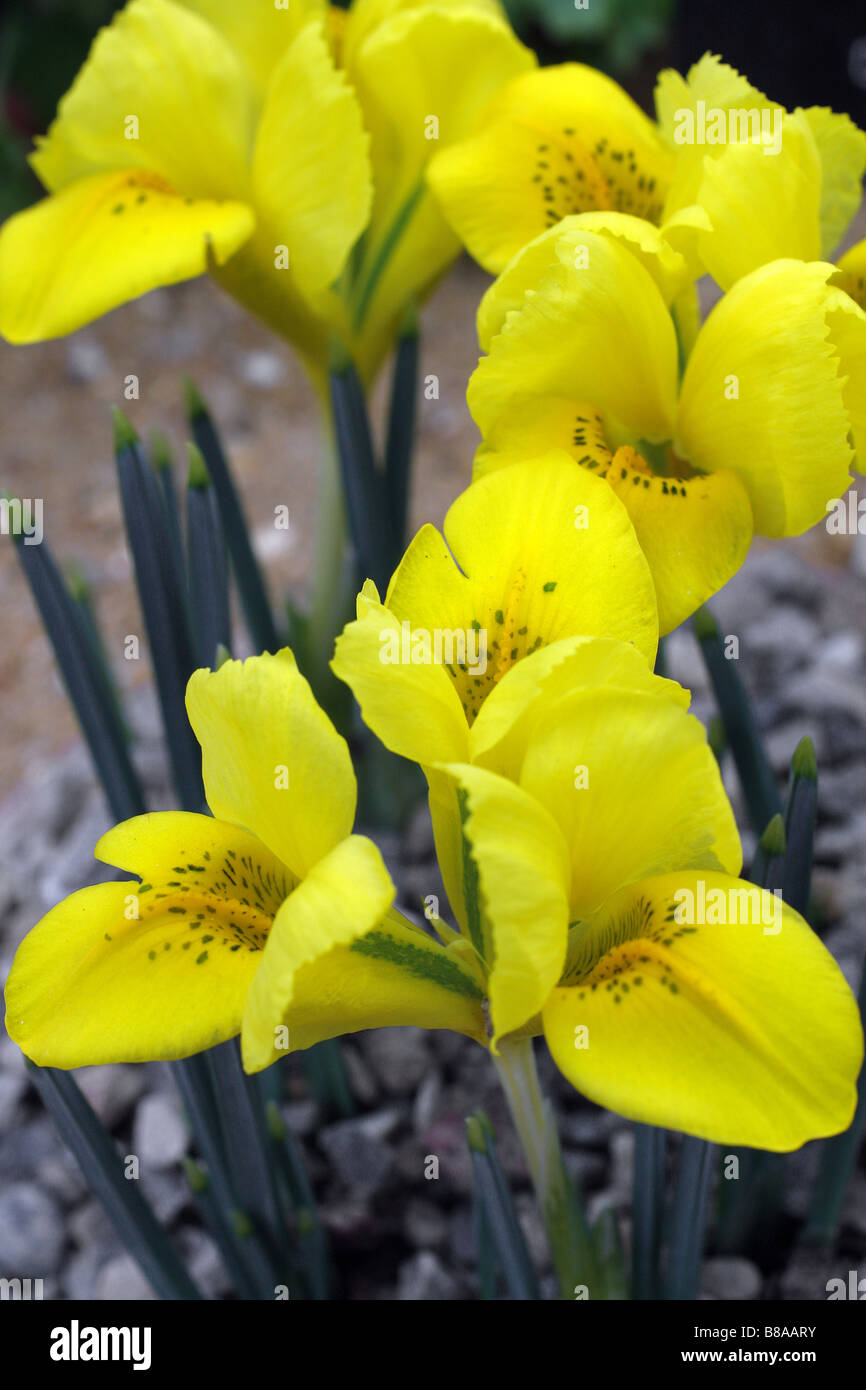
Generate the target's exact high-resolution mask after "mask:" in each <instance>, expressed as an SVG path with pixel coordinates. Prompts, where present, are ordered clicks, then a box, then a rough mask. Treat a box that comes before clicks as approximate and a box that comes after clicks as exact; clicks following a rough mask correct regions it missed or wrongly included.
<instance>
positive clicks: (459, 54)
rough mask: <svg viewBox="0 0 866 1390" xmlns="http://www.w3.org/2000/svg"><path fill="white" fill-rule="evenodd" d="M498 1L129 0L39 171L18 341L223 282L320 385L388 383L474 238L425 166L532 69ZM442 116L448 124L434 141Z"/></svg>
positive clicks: (8, 236)
mask: <svg viewBox="0 0 866 1390" xmlns="http://www.w3.org/2000/svg"><path fill="white" fill-rule="evenodd" d="M533 61H534V60H533V57H532V55H531V54H530V53H529V52H528V50H526V49H525V48H523V47H522V45H520V44H519V43H518V42H517V40H516V39H515V37H514V35H513V34H512V32H511V30H510V29H509V27H508V25H507V23H506V22H505V20H504V19H503V18H502V16H501V13H500V10H499V7H498V5H496V4H494V3H492V0H450V2H446V0H435V3H424V0H402V3H401V0H356V3H355V4H354V5H353V7H352V9H351V11H350V12H349V13H348V15H346V16H345V18H343V17H342V16H341V17H340V21H339V22H335V21H333V20H332V19H331V17H330V12H329V10H328V7H327V6H326V5H325V3H324V0H291V4H290V5H288V4H287V5H285V6H278V5H275V4H274V3H273V0H250V3H247V4H245V5H243V6H241V5H238V4H236V3H234V0H177V2H175V0H130V3H129V4H127V5H126V7H125V8H124V9H123V10H122V11H121V12H120V13H119V14H118V15H117V16H116V17H115V19H114V21H113V22H112V24H111V25H110V26H109V27H108V28H106V29H104V30H102V31H101V32H100V33H99V35H98V36H97V38H96V40H95V42H94V44H93V47H92V50H91V53H90V56H89V57H88V59H87V61H86V63H85V64H84V66H83V68H82V69H81V71H80V72H79V74H78V76H77V78H76V80H75V82H74V83H73V86H72V87H71V89H70V91H69V92H68V93H67V94H66V96H65V97H64V98H63V100H62V102H61V103H60V108H59V111H58V115H57V118H56V120H55V121H54V123H53V125H52V126H51V129H50V130H49V132H48V135H47V136H46V137H45V138H44V139H42V140H40V141H39V142H38V147H37V150H36V152H35V153H34V155H33V157H32V161H31V162H32V164H33V167H34V169H35V171H36V173H37V174H38V175H39V178H40V179H41V180H42V182H43V184H44V185H45V187H46V188H47V190H48V192H49V195H50V196H48V197H47V198H45V199H44V200H43V201H42V202H40V203H37V204H36V206H35V207H33V208H30V209H28V210H26V211H25V212H23V213H20V214H18V215H17V216H15V217H12V218H10V219H9V221H8V222H7V223H6V224H5V226H4V227H3V229H2V233H0V332H2V333H3V335H4V336H5V337H6V338H8V339H9V340H11V341H13V342H33V341H37V340H40V339H43V338H50V337H55V336H58V335H61V334H64V333H69V332H71V331H73V330H74V329H76V328H78V327H80V326H81V325H82V324H85V323H88V322H90V321H91V320H92V319H94V318H96V317H98V316H99V315H100V314H103V313H105V312H106V311H107V310H109V309H112V308H114V307H115V306H116V305H118V304H122V303H124V302H125V301H127V300H129V299H133V298H135V297H137V296H138V295H141V294H143V293H145V292H146V291H147V290H150V289H153V288H154V287H156V286H158V285H168V284H173V283H175V282H177V281H179V280H184V279H188V278H189V277H191V276H195V275H200V274H202V273H203V272H204V271H206V270H210V271H211V273H212V274H213V276H214V278H215V279H216V280H217V282H218V283H219V284H220V285H222V286H223V287H224V288H225V289H226V290H227V291H228V292H229V293H230V294H232V295H234V296H235V297H236V298H237V299H239V300H240V301H241V302H242V303H243V304H244V305H245V306H246V307H247V308H249V309H250V310H252V312H254V313H255V314H257V315H258V316H259V317H261V318H262V319H264V320H265V322H267V323H268V324H269V325H270V326H271V327H273V328H274V329H275V330H276V331H277V332H279V333H281V334H283V335H284V336H285V337H287V338H289V339H290V340H291V341H292V342H293V343H294V344H295V345H296V346H297V348H298V350H299V351H300V353H301V354H302V356H303V358H304V360H305V362H306V364H307V366H308V368H309V370H310V372H311V374H312V375H313V377H314V379H316V380H319V381H320V380H321V377H322V374H323V373H324V371H325V368H326V365H327V361H328V350H329V342H330V340H331V339H332V337H334V336H336V337H337V338H339V339H340V340H341V341H342V342H343V344H344V346H345V347H346V348H347V349H348V350H349V351H350V352H351V353H352V354H353V355H354V356H355V358H356V360H357V361H358V364H359V366H360V368H361V370H362V371H363V372H364V374H365V375H366V376H367V377H371V376H372V375H373V374H374V372H375V370H376V368H377V367H378V365H379V364H380V363H381V360H382V358H383V356H384V354H385V352H386V351H387V348H388V346H389V344H390V342H391V341H392V340H393V337H394V334H395V332H396V329H397V326H398V324H399V321H400V317H401V315H402V313H403V311H404V308H405V305H406V304H407V302H408V301H409V300H410V299H412V298H413V297H416V296H418V295H422V294H423V293H425V292H426V291H427V290H429V288H430V287H431V286H432V285H433V283H434V282H435V280H436V278H437V277H438V276H439V275H440V274H441V272H442V270H443V269H444V268H445V266H446V265H447V264H448V262H449V261H450V260H451V259H453V257H454V256H455V255H456V254H457V251H458V250H459V242H458V241H457V238H456V237H455V236H454V234H453V232H452V231H451V230H450V229H449V227H448V225H447V223H446V222H445V221H444V219H443V217H442V215H441V213H440V212H439V210H438V208H437V207H436V205H435V203H434V201H433V199H432V197H430V196H428V195H427V194H426V190H425V186H424V183H423V171H424V167H425V164H426V162H427V160H428V158H429V156H430V153H431V152H432V151H433V150H435V149H436V148H437V142H438V143H439V144H444V143H447V142H448V141H450V140H453V139H456V138H460V136H462V135H463V134H464V133H465V131H466V129H467V128H468V126H469V123H470V122H471V120H472V119H473V117H474V114H475V111H476V110H477V108H478V107H479V106H480V105H482V104H484V103H485V102H486V101H487V100H488V99H489V98H490V96H491V95H492V94H493V92H495V90H496V88H497V87H498V85H499V84H500V83H501V82H503V81H504V80H506V79H507V78H509V77H511V76H512V75H513V74H514V73H516V72H519V71H521V70H522V69H524V68H526V67H528V66H531V64H532V63H533ZM431 121H432V122H434V125H431Z"/></svg>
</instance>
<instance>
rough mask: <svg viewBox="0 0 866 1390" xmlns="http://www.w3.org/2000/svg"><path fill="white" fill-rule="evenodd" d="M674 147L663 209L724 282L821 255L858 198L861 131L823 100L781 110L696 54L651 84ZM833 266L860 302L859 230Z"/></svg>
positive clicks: (865, 252) (863, 263)
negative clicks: (682, 69)
mask: <svg viewBox="0 0 866 1390" xmlns="http://www.w3.org/2000/svg"><path fill="white" fill-rule="evenodd" d="M656 110H657V113H658V121H659V128H660V130H661V133H662V136H663V138H664V140H665V143H666V145H667V147H668V149H669V151H670V152H671V154H672V156H673V158H674V173H673V177H672V180H671V186H670V189H669V192H668V197H667V203H666V216H667V217H668V218H670V219H671V220H679V221H680V222H681V223H682V224H683V225H687V224H689V223H691V224H692V225H693V227H694V229H695V238H696V244H695V250H696V256H697V261H698V266H699V268H700V269H702V270H706V271H709V273H710V274H711V275H712V276H713V278H714V279H715V280H716V282H717V283H718V284H719V285H721V286H722V288H723V289H728V288H730V286H731V285H733V284H734V283H735V281H736V280H738V279H740V278H741V277H742V276H743V275H747V274H749V272H750V271H752V270H756V269H757V268H758V267H759V266H762V265H765V264H766V263H767V262H769V261H775V260H780V259H782V258H784V257H792V258H794V259H797V260H803V261H816V260H830V259H831V258H832V257H833V256H834V254H835V253H836V251H837V249H838V246H839V243H840V241H841V240H842V237H843V236H844V234H845V232H846V230H847V228H848V225H849V223H850V221H851V219H852V217H853V216H854V214H855V212H856V211H857V209H858V208H859V206H860V201H861V198H862V179H863V173H864V170H866V135H864V134H863V132H862V131H861V130H859V129H858V128H857V126H855V125H854V123H853V121H852V120H851V119H850V117H848V116H846V115H841V114H837V113H835V112H832V111H830V110H828V109H827V108H826V107H809V108H808V109H806V110H803V109H801V108H799V107H798V108H797V110H795V111H793V112H789V111H786V110H785V108H784V107H782V106H780V105H779V104H778V103H777V102H773V101H771V100H770V99H769V98H768V97H766V96H765V95H764V93H763V92H760V91H758V89H757V88H756V87H753V86H752V85H751V83H750V82H749V81H748V80H747V79H746V78H745V77H743V76H742V75H741V74H740V73H738V72H737V71H736V70H735V69H734V68H731V67H729V66H728V65H727V64H726V63H723V62H722V61H721V60H720V59H719V58H716V57H714V56H713V55H712V54H705V55H704V57H703V58H701V60H700V62H698V63H695V64H694V66H693V67H692V68H691V69H690V70H689V72H688V74H687V76H686V77H685V78H683V77H682V76H681V75H680V74H679V73H677V72H674V71H672V70H670V69H669V70H666V71H665V72H662V73H660V75H659V80H658V84H657V87H656ZM839 264H840V269H841V272H842V273H841V274H840V275H838V276H836V277H835V283H837V284H840V285H841V286H842V288H843V289H845V290H846V291H847V292H848V293H849V294H851V295H852V296H853V297H854V298H855V299H856V300H857V301H858V303H859V304H860V306H861V307H863V308H866V281H864V271H866V241H863V242H860V243H859V244H858V245H857V246H856V247H853V248H852V249H851V250H850V251H848V252H847V253H846V254H845V255H844V256H843V257H842V258H841V260H840V262H839Z"/></svg>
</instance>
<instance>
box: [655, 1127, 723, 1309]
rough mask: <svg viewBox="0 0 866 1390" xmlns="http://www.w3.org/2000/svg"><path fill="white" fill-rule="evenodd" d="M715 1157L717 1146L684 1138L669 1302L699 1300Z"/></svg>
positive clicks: (669, 1266)
mask: <svg viewBox="0 0 866 1390" xmlns="http://www.w3.org/2000/svg"><path fill="white" fill-rule="evenodd" d="M715 1154H716V1146H715V1144H708V1143H707V1141H706V1140H705V1139H695V1138H694V1137H693V1136H692V1135H688V1134H687V1135H685V1136H684V1137H683V1144H682V1148H681V1150H680V1165H679V1173H678V1174H677V1184H676V1190H675V1192H674V1203H673V1214H672V1218H671V1236H670V1243H669V1245H668V1257H667V1269H666V1277H665V1294H664V1296H665V1298H666V1299H672V1300H688V1299H695V1298H697V1296H698V1285H699V1283H700V1274H701V1259H702V1257H703V1252H704V1240H705V1236H706V1229H707V1208H708V1205H709V1197H710V1188H711V1186H712V1176H713V1163H714V1160H715Z"/></svg>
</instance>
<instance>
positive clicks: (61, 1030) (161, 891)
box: [6, 650, 484, 1072]
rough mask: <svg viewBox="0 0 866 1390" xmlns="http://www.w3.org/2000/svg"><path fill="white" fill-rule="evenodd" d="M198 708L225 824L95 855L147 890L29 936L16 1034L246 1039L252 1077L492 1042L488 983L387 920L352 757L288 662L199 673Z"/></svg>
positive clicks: (10, 1001) (49, 1044)
mask: <svg viewBox="0 0 866 1390" xmlns="http://www.w3.org/2000/svg"><path fill="white" fill-rule="evenodd" d="M187 709H188V713H189V717H190V721H191V723H192V726H193V728H194V730H195V732H196V735H197V737H198V739H199V742H200V743H201V746H202V769H203V776H204V784H205V790H206V793H207V799H208V804H209V806H210V808H211V810H212V811H213V816H212V817H211V816H206V815H194V814H191V813H188V812H173V811H170V812H155V813H153V814H151V815H145V816H138V817H136V818H135V819H133V820H130V821H126V822H124V823H123V824H121V825H118V826H116V827H115V829H113V830H111V831H109V832H108V834H107V835H105V836H103V838H102V839H101V840H100V842H99V844H98V845H97V847H96V854H97V857H98V858H100V859H102V860H103V861H104V862H106V863H109V864H112V865H115V866H117V867H118V868H120V869H122V870H125V871H126V872H127V873H133V874H136V875H138V878H139V879H140V880H141V882H139V881H138V880H137V879H136V880H131V879H128V880H125V881H123V882H115V883H104V884H100V885H98V886H96V887H93V888H85V889H83V890H82V891H81V892H78V893H74V894H72V896H71V897H69V898H67V899H66V900H65V901H64V902H62V903H60V904H59V906H57V907H55V908H54V909H53V910H52V911H51V912H49V913H48V915H47V916H46V917H44V918H43V919H42V921H41V922H40V923H39V924H38V925H37V926H36V927H34V928H33V930H32V931H31V932H30V933H29V935H28V936H27V937H26V938H25V939H24V941H23V943H22V944H21V946H20V947H19V950H18V953H17V955H16V957H15V961H14V963H13V966H12V971H11V973H10V976H9V980H8V983H7V986H6V1026H7V1029H8V1031H9V1033H10V1035H11V1037H12V1038H14V1040H15V1041H16V1042H17V1043H18V1044H19V1046H20V1047H21V1048H22V1050H23V1051H24V1052H25V1053H26V1054H27V1056H28V1057H31V1058H32V1059H33V1060H34V1061H35V1062H37V1063H39V1064H40V1065H41V1066H53V1067H63V1068H68V1067H79V1066H89V1065H92V1064H94V1063H100V1062H120V1061H128V1062H140V1061H147V1060H150V1059H167V1058H177V1057H185V1056H188V1055H191V1054H192V1053H195V1052H199V1051H201V1050H203V1049H205V1048H208V1047H211V1046H213V1045H215V1044H216V1043H220V1042H223V1041H224V1040H225V1039H227V1038H230V1037H233V1036H234V1035H235V1034H237V1033H238V1032H240V1033H241V1039H242V1052H243V1059H244V1066H245V1068H246V1069H247V1070H248V1071H251V1072H252V1071H259V1070H260V1069H261V1068H263V1067H266V1066H268V1065H270V1063H271V1062H273V1061H275V1060H277V1059H278V1058H279V1057H281V1056H283V1055H285V1052H286V1051H294V1050H295V1049H297V1048H305V1047H309V1046H311V1045H312V1044H313V1043H315V1042H318V1041H319V1040H321V1039H323V1038H328V1037H333V1036H335V1035H337V1034H339V1033H343V1032H350V1031H353V1030H354V1029H357V1028H371V1027H381V1026H383V1025H385V1024H400V1023H416V1024H419V1025H420V1026H422V1027H430V1028H438V1027H445V1028H452V1029H455V1030H457V1031H459V1032H464V1033H467V1034H469V1035H470V1036H474V1037H478V1038H479V1040H480V1039H481V1038H483V1036H484V1021H483V1016H482V1012H481V995H482V991H481V987H480V984H479V979H478V975H477V972H476V971H475V970H474V969H473V967H472V965H471V963H468V964H467V963H464V962H463V960H462V959H460V958H459V956H458V953H456V952H454V951H451V950H447V949H446V948H445V947H443V946H440V945H439V944H438V943H437V942H436V941H434V940H432V939H431V938H430V937H429V936H427V935H426V933H424V932H422V931H420V930H419V929H418V928H415V927H413V926H412V925H411V924H410V923H409V922H407V921H406V920H405V919H404V918H403V917H401V916H400V914H399V913H397V912H395V911H393V909H392V907H391V904H392V901H393V898H394V887H393V884H392V883H391V879H390V877H389V875H388V872H387V870H386V868H385V866H384V864H383V862H382V859H381V856H380V854H379V851H378V850H377V848H376V847H375V845H374V844H373V843H372V841H370V840H368V839H366V838H365V837H363V836H359V835H353V834H352V833H351V831H352V823H353V820H354V816H355V800H356V786H355V778H354V774H353V772H352V765H351V760H350V757H349V751H348V748H347V746H346V744H345V742H344V740H343V739H342V738H340V736H339V735H338V734H337V733H336V731H335V730H334V728H333V725H332V724H331V723H330V721H329V720H328V718H327V717H326V715H325V714H324V713H323V712H322V710H321V709H320V708H319V707H318V705H317V704H316V702H315V700H314V698H313V695H312V693H311V691H310V688H309V686H308V685H307V683H306V681H305V680H304V679H303V677H302V676H301V675H300V674H299V672H298V670H297V667H296V665H295V661H294V658H293V657H292V654H291V652H289V651H288V650H285V651H283V652H281V653H280V654H279V655H277V656H260V657H252V658H250V659H249V660H248V661H246V662H238V661H232V662H227V663H226V664H225V665H224V666H222V667H220V669H219V670H218V671H216V672H210V671H197V672H196V673H195V674H194V675H193V676H192V678H191V680H190V683H189V687H188V691H187ZM286 1029H287V1030H288V1031H286Z"/></svg>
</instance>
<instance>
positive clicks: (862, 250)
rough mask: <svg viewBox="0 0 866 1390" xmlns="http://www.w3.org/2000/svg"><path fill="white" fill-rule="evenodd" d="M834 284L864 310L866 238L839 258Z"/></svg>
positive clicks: (865, 297)
mask: <svg viewBox="0 0 866 1390" xmlns="http://www.w3.org/2000/svg"><path fill="white" fill-rule="evenodd" d="M834 284H837V285H839V286H840V287H841V288H842V289H843V290H844V291H845V293H846V294H849V295H850V296H851V298H852V299H853V300H854V302H855V303H856V304H859V306H860V308H861V309H866V238H864V240H863V241H858V242H856V243H855V244H854V245H853V246H852V247H851V248H850V249H849V250H848V251H846V252H845V254H844V256H840V258H839V267H838V270H837V272H836V275H835V276H834Z"/></svg>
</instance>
